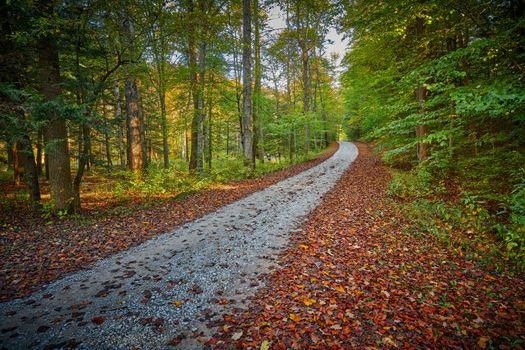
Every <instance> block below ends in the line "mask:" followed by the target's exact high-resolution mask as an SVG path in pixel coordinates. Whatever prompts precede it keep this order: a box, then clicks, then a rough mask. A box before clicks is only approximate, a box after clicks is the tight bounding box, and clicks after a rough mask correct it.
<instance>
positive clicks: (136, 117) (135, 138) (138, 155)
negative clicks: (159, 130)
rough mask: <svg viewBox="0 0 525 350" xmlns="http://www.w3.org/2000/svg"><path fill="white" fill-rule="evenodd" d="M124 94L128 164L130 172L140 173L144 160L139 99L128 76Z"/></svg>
mask: <svg viewBox="0 0 525 350" xmlns="http://www.w3.org/2000/svg"><path fill="white" fill-rule="evenodd" d="M125 92H126V114H127V130H128V133H127V134H128V142H127V144H128V161H129V163H128V164H129V168H130V169H131V170H132V171H134V172H140V171H142V170H143V169H144V158H143V145H142V137H141V130H142V125H141V118H140V109H139V97H138V91H137V85H136V83H135V80H134V79H133V78H131V77H130V76H129V75H128V76H127V77H126V84H125Z"/></svg>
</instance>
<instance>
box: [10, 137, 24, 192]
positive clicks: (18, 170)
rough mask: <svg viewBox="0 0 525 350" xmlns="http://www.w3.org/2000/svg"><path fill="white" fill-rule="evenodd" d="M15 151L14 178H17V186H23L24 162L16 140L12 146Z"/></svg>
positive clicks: (13, 151)
mask: <svg viewBox="0 0 525 350" xmlns="http://www.w3.org/2000/svg"><path fill="white" fill-rule="evenodd" d="M11 150H12V151H11V152H12V153H13V156H12V157H13V178H14V180H15V187H20V186H22V178H23V176H24V173H25V169H24V162H23V160H22V157H21V151H20V149H19V145H18V143H17V142H15V143H14V144H13V146H12V148H11Z"/></svg>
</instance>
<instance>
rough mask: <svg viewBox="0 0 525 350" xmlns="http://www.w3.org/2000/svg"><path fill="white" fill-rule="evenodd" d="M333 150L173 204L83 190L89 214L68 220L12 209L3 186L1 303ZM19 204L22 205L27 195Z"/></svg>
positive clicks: (332, 149) (293, 172)
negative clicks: (120, 199) (119, 198)
mask: <svg viewBox="0 0 525 350" xmlns="http://www.w3.org/2000/svg"><path fill="white" fill-rule="evenodd" d="M337 148H338V145H337V144H336V143H334V144H333V145H331V147H330V148H329V150H328V151H327V152H325V153H324V154H322V155H321V156H319V157H317V158H316V159H313V160H310V161H307V162H304V163H300V164H297V165H294V166H291V167H288V168H286V169H284V170H280V171H276V172H274V173H271V174H269V175H266V176H263V177H259V178H254V179H248V180H242V181H235V182H229V183H223V184H212V185H211V186H209V187H208V188H207V189H205V190H202V191H198V192H196V193H179V194H178V195H177V196H171V197H169V196H168V195H169V194H165V195H162V196H160V197H158V196H157V197H153V198H152V196H150V198H145V199H144V198H138V197H134V198H130V199H129V200H128V201H126V202H125V203H122V202H119V201H117V200H115V199H114V198H113V196H111V195H108V194H107V192H105V191H101V192H102V193H100V192H98V191H94V190H93V189H92V188H90V186H89V184H88V185H83V187H82V188H83V191H84V192H83V193H82V200H83V208H86V210H85V211H84V213H83V215H82V216H81V217H79V218H73V219H67V218H64V219H55V220H49V219H47V218H44V217H42V216H40V215H38V214H35V213H34V212H31V211H30V210H29V208H27V206H26V205H19V204H17V203H13V199H12V198H8V196H12V195H13V194H14V193H16V189H14V188H12V187H13V185H12V184H10V183H4V184H2V185H1V186H0V193H1V197H4V198H0V199H3V201H2V202H1V203H0V204H1V205H0V301H5V300H9V299H12V298H16V297H22V296H26V295H29V294H31V293H33V292H34V291H36V290H38V288H39V287H40V286H42V285H43V284H45V283H48V282H50V281H53V280H55V279H57V278H59V277H61V276H63V275H64V274H65V273H69V272H73V271H78V270H80V269H82V268H84V267H86V266H89V265H90V264H92V263H94V262H96V261H97V260H99V259H101V258H104V257H108V256H110V255H112V254H115V253H117V252H119V251H122V250H125V249H128V248H130V247H132V246H135V245H137V244H140V243H142V242H144V241H146V240H148V239H150V238H155V237H156V236H157V235H159V234H162V233H165V232H168V231H170V230H173V229H174V228H175V227H177V226H179V225H182V224H184V223H187V222H190V221H193V220H195V219H197V218H200V217H202V216H204V215H206V214H208V213H211V212H213V211H215V210H217V209H218V208H220V207H221V206H224V205H226V204H229V203H232V202H235V201H237V200H239V199H241V198H244V197H246V196H247V195H249V194H251V193H254V192H257V191H260V190H262V189H264V188H266V187H268V186H271V185H273V184H275V183H277V182H279V181H281V180H283V179H285V178H287V177H290V176H293V175H296V174H299V173H301V172H303V171H305V170H306V169H309V168H311V167H314V166H316V165H318V164H320V163H322V162H323V161H325V160H326V159H328V158H330V157H331V156H332V155H333V154H334V153H335V152H336V151H337ZM96 181H100V179H98V180H96ZM104 186H105V185H104ZM98 187H101V184H99V185H98ZM102 187H103V186H102ZM97 192H98V193H97ZM21 200H22V201H25V195H24V196H23V198H22V199H21ZM6 203H8V204H6ZM101 203H103V205H102V204H101ZM4 204H6V205H4Z"/></svg>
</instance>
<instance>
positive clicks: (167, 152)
mask: <svg viewBox="0 0 525 350" xmlns="http://www.w3.org/2000/svg"><path fill="white" fill-rule="evenodd" d="M159 101H160V123H161V126H162V153H163V155H164V169H168V168H169V167H170V150H169V145H168V121H167V117H166V92H165V91H164V84H163V83H162V85H161V86H160V87H159Z"/></svg>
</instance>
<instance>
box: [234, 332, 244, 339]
mask: <svg viewBox="0 0 525 350" xmlns="http://www.w3.org/2000/svg"><path fill="white" fill-rule="evenodd" d="M242 334H243V332H242V331H241V332H237V333H233V335H232V339H233V340H239V339H241V337H242Z"/></svg>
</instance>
